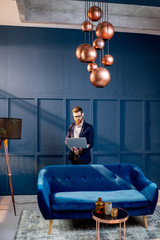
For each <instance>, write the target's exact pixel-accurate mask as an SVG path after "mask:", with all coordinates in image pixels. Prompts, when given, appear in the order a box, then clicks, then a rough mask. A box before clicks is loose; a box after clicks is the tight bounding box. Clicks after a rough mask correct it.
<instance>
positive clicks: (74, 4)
mask: <svg viewBox="0 0 160 240" xmlns="http://www.w3.org/2000/svg"><path fill="white" fill-rule="evenodd" d="M134 1H135V0H134ZM134 1H132V2H134ZM151 1H152V0H150V3H151ZM92 2H93V1H90V5H91V6H92ZM114 2H115V1H114V0H111V1H109V8H108V10H109V21H110V22H111V23H112V24H113V25H114V27H115V30H116V31H119V32H134V33H146V34H156V35H160V6H159V5H156V6H155V5H154V6H151V5H152V4H148V5H147V6H144V5H133V4H121V2H122V3H123V2H124V1H123V0H118V1H116V2H118V3H114ZM125 2H126V3H127V2H131V1H129V0H126V1H125ZM135 2H137V3H141V2H142V3H143V2H145V1H143V0H139V2H138V0H136V1H135ZM146 2H149V0H148V1H146ZM152 2H153V1H152ZM105 4H106V3H105V2H104V3H103V4H102V10H103V12H104V10H105ZM4 7H5V9H4ZM9 9H10V10H9ZM4 10H5V11H6V12H5V17H4V16H2V15H1V16H0V25H19V26H35V27H38V26H40V27H51V28H52V27H53V28H68V29H80V28H81V23H82V22H83V21H84V20H85V1H77V0H0V11H1V12H2V14H3V15H4V13H3V12H4ZM9 11H10V14H9ZM13 12H15V15H16V21H15V19H14V18H13V15H14V13H13ZM6 13H8V17H9V18H10V21H9V20H8V23H7V24H6V23H5V21H4V18H6ZM0 14H1V13H0ZM17 18H18V20H17ZM103 18H104V19H105V16H104V17H103ZM14 21H15V24H14ZM9 22H10V23H9ZM94 24H95V25H97V23H94Z"/></svg>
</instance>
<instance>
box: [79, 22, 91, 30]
mask: <svg viewBox="0 0 160 240" xmlns="http://www.w3.org/2000/svg"><path fill="white" fill-rule="evenodd" d="M81 29H82V31H83V32H91V31H92V29H93V25H92V23H91V22H90V21H85V22H83V23H82V24H81Z"/></svg>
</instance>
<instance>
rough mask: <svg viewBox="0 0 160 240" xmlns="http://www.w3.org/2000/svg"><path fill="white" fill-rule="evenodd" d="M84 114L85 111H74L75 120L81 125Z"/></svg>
mask: <svg viewBox="0 0 160 240" xmlns="http://www.w3.org/2000/svg"><path fill="white" fill-rule="evenodd" d="M83 116H84V113H82V112H81V111H79V112H76V113H73V117H74V121H75V122H76V123H77V124H78V125H80V124H81V123H82V121H83Z"/></svg>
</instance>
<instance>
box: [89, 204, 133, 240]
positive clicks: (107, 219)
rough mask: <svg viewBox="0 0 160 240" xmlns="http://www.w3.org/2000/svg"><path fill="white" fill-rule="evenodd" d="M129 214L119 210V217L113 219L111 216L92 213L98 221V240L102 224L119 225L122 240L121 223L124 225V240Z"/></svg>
mask: <svg viewBox="0 0 160 240" xmlns="http://www.w3.org/2000/svg"><path fill="white" fill-rule="evenodd" d="M128 217H129V216H128V212H127V211H126V210H124V209H122V208H118V216H117V217H116V218H113V217H112V216H111V215H105V214H97V213H96V212H95V210H94V211H93V212H92V218H93V219H94V220H95V221H96V240H99V239H100V237H99V232H100V223H108V224H116V223H119V239H121V223H124V240H125V225H126V221H127V219H128Z"/></svg>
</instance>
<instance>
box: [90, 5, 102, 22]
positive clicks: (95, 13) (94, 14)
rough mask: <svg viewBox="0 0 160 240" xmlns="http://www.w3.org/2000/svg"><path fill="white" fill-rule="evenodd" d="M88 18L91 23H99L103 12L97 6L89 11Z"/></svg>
mask: <svg viewBox="0 0 160 240" xmlns="http://www.w3.org/2000/svg"><path fill="white" fill-rule="evenodd" d="M88 17H89V19H90V20H91V21H93V22H97V21H99V19H100V18H101V17H102V10H101V9H100V8H99V7H97V6H92V7H90V8H89V10H88Z"/></svg>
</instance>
